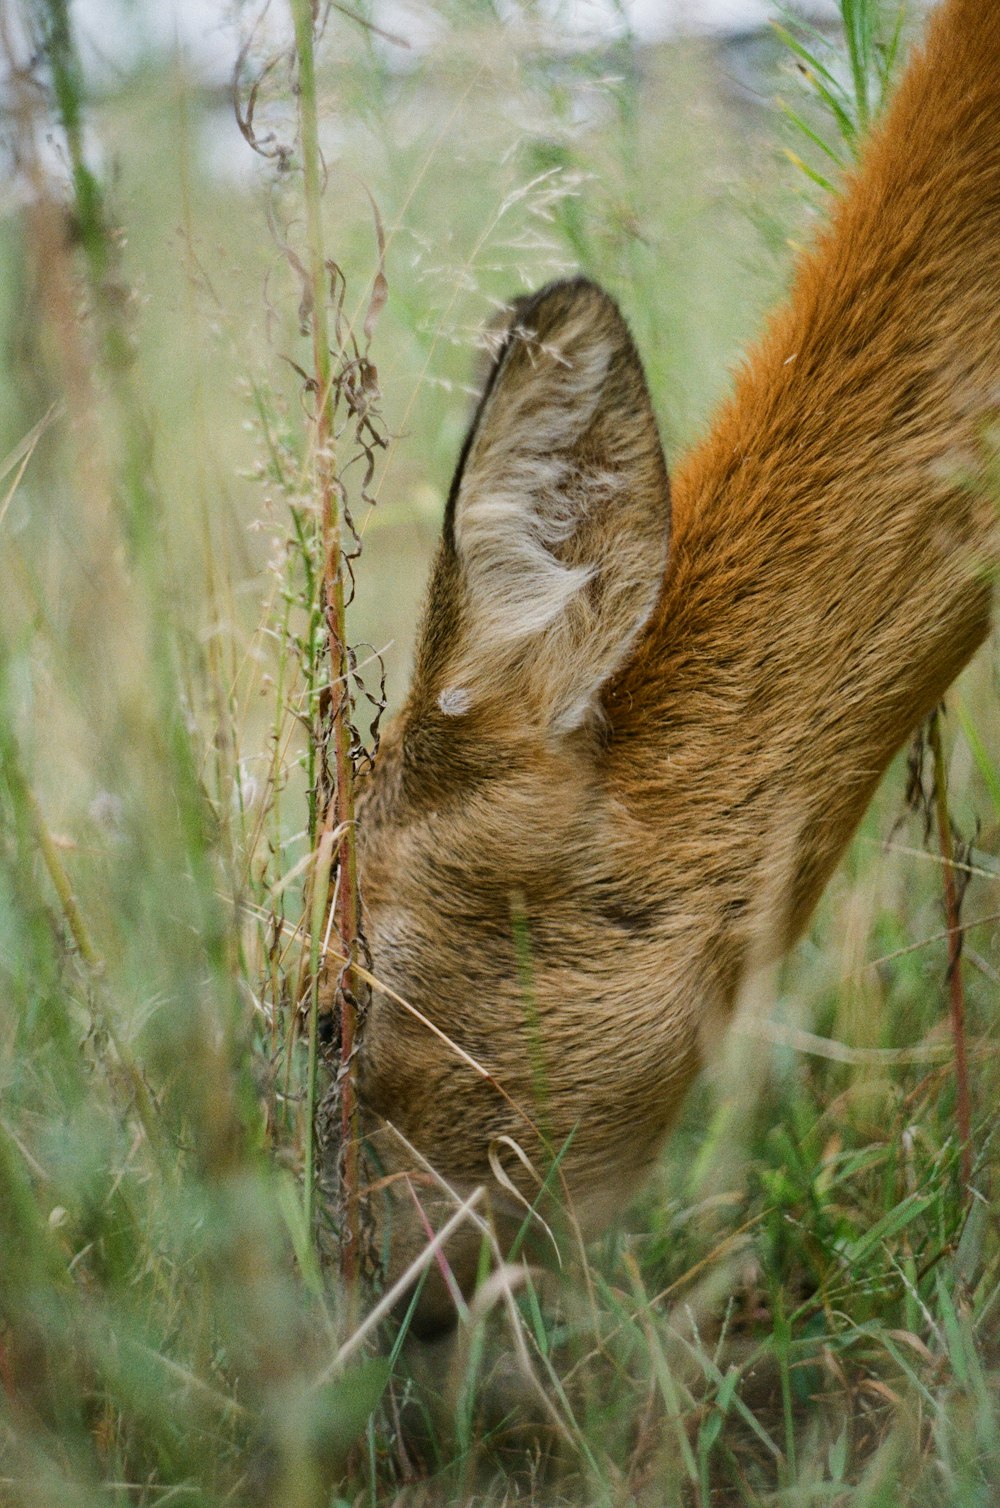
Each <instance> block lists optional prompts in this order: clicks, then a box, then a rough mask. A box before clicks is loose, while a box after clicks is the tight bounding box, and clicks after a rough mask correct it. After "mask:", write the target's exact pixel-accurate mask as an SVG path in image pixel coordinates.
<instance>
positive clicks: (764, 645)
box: [328, 0, 1000, 1335]
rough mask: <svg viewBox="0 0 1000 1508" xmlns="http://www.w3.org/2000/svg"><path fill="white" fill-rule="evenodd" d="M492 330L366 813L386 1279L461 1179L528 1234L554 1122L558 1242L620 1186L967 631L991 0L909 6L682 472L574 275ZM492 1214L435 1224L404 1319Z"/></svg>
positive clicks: (954, 659)
mask: <svg viewBox="0 0 1000 1508" xmlns="http://www.w3.org/2000/svg"><path fill="white" fill-rule="evenodd" d="M493 344H494V351H493V355H492V359H491V361H490V362H489V365H488V370H487V371H486V373H485V376H484V378H483V381H482V384H481V391H480V396H479V398H478V402H477V404H476V407H475V412H474V416H473V419H472V423H471V426H470V428H469V432H468V434H467V437H466V439H465V442H464V444H463V446H462V449H461V453H460V456H459V459H458V465H457V469H456V471H455V476H454V480H453V482H452V485H451V490H450V493H449V496H448V499H447V507H446V511H445V516H444V523H443V529H442V535H441V540H440V544H439V548H438V553H437V557H436V561H435V564H434V566H433V570H432V574H431V579H430V585H429V589H428V594H427V598H426V603H425V607H424V613H423V620H422V625H421V627H420V630H419V633H418V637H417V641H416V649H415V659H414V668H413V674H412V683H411V686H410V690H409V694H408V697H407V699H406V702H405V705H404V706H403V708H402V710H401V711H400V712H399V713H398V715H397V716H396V717H395V719H394V720H393V722H392V724H391V726H390V727H389V728H388V729H387V730H386V732H385V735H384V737H383V740H382V746H381V750H380V752H379V756H378V760H377V763H376V767H375V770H374V773H373V774H372V775H371V777H370V779H369V780H368V783H367V788H366V789H365V790H364V792H363V794H362V797H361V801H360V804H359V817H358V821H359V844H360V848H359V853H360V866H361V876H362V890H363V905H364V927H365V932H366V936H367V940H368V943H369V945H370V948H371V952H372V955H373V958H374V966H373V967H374V977H375V979H376V980H377V984H376V985H375V986H374V987H373V989H372V992H371V999H370V1002H369V1004H368V1006H367V1016H366V1020H365V1023H364V1032H363V1038H362V1041H361V1044H360V1047H359V1049H358V1058H357V1073H358V1078H357V1082H358V1089H359V1097H360V1104H361V1115H362V1126H363V1132H364V1137H365V1148H366V1152H365V1167H366V1170H367V1173H368V1175H369V1179H368V1181H369V1184H370V1185H371V1187H372V1188H378V1189H379V1190H380V1192H379V1194H378V1196H377V1198H376V1196H375V1195H374V1194H373V1195H372V1199H373V1203H377V1204H378V1210H377V1212H376V1213H375V1214H374V1215H373V1217H372V1218H373V1220H374V1222H375V1225H376V1227H377V1230H378V1232H379V1239H380V1241H381V1246H382V1249H383V1250H385V1251H388V1253H389V1257H388V1269H389V1272H390V1274H399V1273H401V1272H403V1271H404V1270H405V1269H406V1267H407V1264H408V1263H410V1262H411V1261H412V1260H413V1258H414V1257H415V1256H416V1255H417V1254H418V1253H419V1251H420V1250H421V1248H422V1247H424V1246H425V1245H426V1242H427V1238H428V1233H429V1232H431V1231H433V1230H434V1229H437V1228H440V1226H441V1224H442V1222H443V1221H444V1219H445V1217H446V1215H447V1214H449V1213H450V1212H451V1211H452V1210H453V1209H454V1203H453V1201H454V1200H459V1199H462V1198H465V1197H466V1196H468V1195H469V1193H470V1191H472V1190H474V1189H477V1188H486V1189H487V1190H488V1192H489V1195H490V1206H491V1210H492V1215H493V1221H494V1228H495V1229H497V1230H498V1231H502V1232H507V1233H508V1234H510V1233H512V1232H515V1231H517V1230H519V1229H520V1228H521V1227H522V1224H523V1222H524V1221H525V1218H526V1217H525V1209H526V1207H527V1205H528V1204H530V1203H531V1201H533V1200H537V1198H538V1196H539V1189H540V1186H541V1182H544V1176H545V1175H544V1169H543V1167H542V1164H543V1162H544V1157H545V1150H546V1149H548V1152H549V1154H550V1156H551V1157H556V1154H558V1156H557V1160H558V1180H557V1181H558V1183H559V1185H560V1189H561V1193H562V1196H564V1197H565V1198H567V1199H568V1200H569V1201H570V1202H571V1206H572V1209H573V1212H574V1219H575V1220H576V1221H577V1222H578V1225H579V1228H580V1230H581V1231H582V1233H583V1234H584V1236H587V1235H590V1234H592V1233H596V1232H597V1231H599V1230H600V1229H601V1228H602V1227H603V1226H604V1225H606V1224H607V1223H608V1222H609V1221H611V1220H612V1219H613V1218H614V1217H615V1216H616V1215H617V1214H618V1213H619V1212H620V1211H621V1210H622V1208H623V1206H624V1205H625V1204H626V1202H627V1201H628V1200H629V1199H630V1198H631V1197H632V1196H633V1194H634V1193H635V1192H636V1191H637V1190H638V1189H639V1188H640V1187H641V1186H642V1184H643V1181H644V1180H645V1179H646V1178H647V1176H648V1174H649V1171H650V1169H651V1167H652V1166H653V1164H654V1162H655V1160H656V1158H657V1156H658V1155H659V1153H660V1150H661V1147H662V1145H663V1143H664V1139H665V1138H666V1137H667V1135H668V1133H669V1131H670V1128H671V1124H672V1122H673V1121H674V1119H675V1117H676V1115H677V1111H678V1107H679V1105H680V1104H681V1101H682V1099H683V1097H684V1094H685V1091H686V1090H687V1088H688V1087H689V1085H690V1084H691V1082H692V1080H693V1079H694V1077H695V1076H696V1075H697V1074H698V1073H699V1071H700V1069H701V1068H702V1066H703V1064H704V1062H705V1058H706V1054H707V1053H708V1052H709V1050H710V1044H711V1041H712V1040H713V1039H714V1035H716V1034H717V1033H718V1030H719V1028H720V1026H721V1027H724V1025H725V1023H726V1022H727V1020H728V1019H729V1018H730V1016H731V1015H732V1012H733V1010H734V1006H735V1003H736V1001H737V999H738V997H739V995H740V991H741V988H742V986H743V982H744V981H745V978H746V976H747V972H748V970H750V969H752V968H757V967H759V966H761V965H764V964H766V963H767V962H768V961H769V960H773V959H777V958H779V957H780V956H781V955H782V954H783V953H784V952H785V951H786V950H787V949H788V948H789V947H790V945H791V944H792V943H793V942H794V941H795V939H796V938H797V937H798V936H799V935H800V934H801V933H802V931H803V928H804V927H805V925H806V923H807V921H808V919H809V917H810V914H811V912H812V910H813V908H814V906H815V904H816V902H817V899H818V898H819V896H820V893H821V892H822V890H823V888H824V886H825V884H826V882H827V880H828V879H829V877H830V875H831V872H832V870H833V869H834V867H835V865H836V864H837V861H838V859H839V858H840V856H841V854H842V853H843V851H844V849H845V846H846V845H847V843H848V841H849V839H850V838H851V836H852V834H853V832H854V830H855V828H856V826H857V824H858V822H859V820H860V818H861V816H862V815H863V813H864V811H865V808H866V807H867V805H868V803H869V800H870V798H871V796H872V794H873V792H874V790H875V787H876V786H877V784H878V782H879V780H880V778H881V777H882V775H883V773H884V772H885V770H886V768H887V766H888V764H889V762H890V761H891V760H892V758H893V756H894V755H895V754H896V752H897V751H898V750H899V749H900V747H901V746H902V745H903V744H904V743H905V741H906V739H907V738H908V736H910V735H911V734H912V732H913V730H914V729H915V728H916V727H917V725H918V724H919V723H920V722H921V720H922V719H924V718H925V716H926V715H928V714H929V712H930V711H931V710H932V709H933V708H934V707H935V705H936V704H937V703H938V702H939V701H940V699H941V697H942V695H943V693H944V692H945V690H946V688H947V687H948V686H949V684H950V683H951V682H952V680H953V679H954V678H955V676H956V675H957V674H958V672H959V671H960V670H961V669H962V667H963V666H964V665H965V664H966V662H967V661H968V660H969V658H970V657H971V655H972V654H973V652H974V651H975V650H976V649H977V647H978V646H979V645H980V644H981V643H982V641H983V640H984V638H985V637H986V635H987V633H988V630H989V626H990V613H991V602H992V597H993V575H994V569H995V566H996V564H997V546H998V530H997V517H996V515H997V506H996V503H997V499H996V490H995V486H994V488H993V489H992V490H991V486H990V479H991V460H992V459H993V458H994V457H995V453H996V444H995V440H996V429H995V425H996V418H997V407H998V399H1000V4H998V3H997V0H944V3H943V4H941V5H940V6H939V7H938V8H937V9H936V10H935V11H934V12H933V13H932V15H931V16H930V18H929V21H928V23H927V26H926V31H925V36H924V40H923V44H922V45H921V46H919V47H918V48H917V49H916V50H915V51H914V52H913V53H912V55H911V57H910V59H909V61H908V63H907V67H906V69H905V72H904V74H903V76H902V78H901V80H900V82H899V84H898V86H897V88H896V90H895V93H894V96H893V98H892V101H891V103H890V105H889V107H888V109H887V111H886V112H885V114H884V116H883V118H882V121H881V123H880V124H879V125H878V126H877V127H876V129H875V130H874V132H873V134H872V136H871V138H870V140H869V142H868V143H867V146H866V148H865V149H864V151H863V153H862V155H861V159H860V162H859V164H858V165H857V167H856V168H855V169H854V170H853V171H852V172H851V173H850V174H849V175H848V177H847V179H846V182H845V184H844V188H843V193H842V194H841V195H840V196H839V197H838V199H837V201H836V203H835V204H834V206H833V208H832V212H831V214H830V217H829V220H828V223H827V224H826V227H825V229H823V230H822V231H821V233H820V234H819V235H818V237H817V239H816V240H815V243H814V244H813V245H812V246H811V247H810V248H808V249H807V250H806V251H805V252H804V253H802V254H801V255H800V257H799V260H798V265H797V267H796V269H795V274H794V280H793V285H792V289H791V292H790V294H789V296H788V297H787V299H786V301H785V302H784V304H783V305H781V306H780V307H779V308H778V309H777V311H776V312H775V313H774V314H773V315H772V316H771V318H770V320H769V322H768V323H767V325H766V328H765V330H764V333H763V335H762V336H761V337H760V338H759V340H758V342H757V344H756V345H755V346H754V347H753V348H752V349H751V350H750V352H749V354H748V355H747V356H746V357H745V359H744V362H743V364H742V366H741V368H740V369H739V371H738V372H737V374H736V376H735V379H734V382H733V386H732V391H731V394H730V395H729V396H728V397H727V398H726V399H725V400H724V401H723V402H722V404H721V407H720V408H719V409H718V411H717V412H716V414H715V417H714V419H713V420H712V422H711V425H710V427H709V428H708V430H707V432H706V434H705V435H704V437H703V438H702V439H701V440H700V441H699V442H698V443H696V444H695V445H694V448H693V449H692V450H691V452H690V453H689V454H688V455H687V456H686V457H684V458H683V459H682V460H681V461H680V462H679V463H678V464H677V466H676V467H675V468H674V471H673V476H672V478H671V479H668V471H667V464H666V461H665V458H664V453H663V449H662V446H661V442H660V438H659V432H658V427H657V421H656V416H655V414H654V411H653V406H652V403H651V399H650V395H649V392H648V389H647V386H646V381H645V378H644V374H643V368H642V364H641V359H640V356H639V354H638V352H637V350H636V348H635V345H634V343H633V341H632V338H631V335H630V333H629V330H628V328H627V325H626V323H625V320H624V319H623V317H622V315H621V313H620V312H619V310H618V308H617V307H616V305H615V303H614V302H613V300H612V299H611V298H610V297H609V296H608V294H607V293H605V292H604V291H602V289H601V288H599V287H598V286H596V285H595V284H594V283H593V282H591V281H588V280H587V279H585V278H583V277H577V278H572V279H569V280H564V281H560V282H556V283H552V284H550V285H548V286H547V287H544V288H542V289H541V290H540V291H539V292H537V293H535V294H533V295H531V296H528V297H524V298H520V299H517V300H516V301H514V302H513V303H512V304H511V306H510V308H509V310H508V311H507V313H506V314H505V316H504V320H503V324H502V328H501V329H500V330H499V332H498V334H497V335H496V338H495V340H494V342H493ZM991 442H992V451H991ZM332 1155H334V1154H332V1153H329V1154H328V1156H332ZM481 1239H482V1238H481V1235H480V1233H479V1231H477V1229H476V1228H475V1226H474V1225H472V1224H470V1223H467V1224H466V1225H465V1226H463V1227H462V1228H461V1229H459V1230H458V1231H457V1232H456V1233H455V1234H454V1235H453V1236H452V1237H451V1239H450V1240H449V1242H448V1244H447V1247H446V1259H447V1266H448V1274H449V1281H448V1282H446V1281H445V1280H444V1279H443V1278H442V1277H441V1275H440V1273H439V1272H438V1270H437V1269H436V1268H435V1269H434V1270H433V1271H432V1272H431V1274H430V1277H429V1281H428V1282H427V1285H426V1287H425V1289H424V1291H423V1294H422V1296H421V1300H420V1305H419V1307H418V1310H417V1316H416V1320H415V1325H416V1327H417V1329H418V1331H419V1332H420V1333H425V1334H428V1335H433V1334H435V1333H438V1332H439V1331H442V1330H445V1329H447V1328H448V1327H449V1325H450V1324H452V1322H453V1320H454V1313H455V1306H454V1304H453V1302H452V1298H451V1297H450V1295H449V1286H450V1283H451V1282H452V1281H453V1283H454V1284H457V1285H458V1287H459V1288H460V1289H461V1290H462V1291H464V1292H468V1291H469V1290H470V1289H471V1287H472V1286H473V1284H474V1281H475V1273H476V1268H477V1263H478V1255H479V1250H480V1242H481Z"/></svg>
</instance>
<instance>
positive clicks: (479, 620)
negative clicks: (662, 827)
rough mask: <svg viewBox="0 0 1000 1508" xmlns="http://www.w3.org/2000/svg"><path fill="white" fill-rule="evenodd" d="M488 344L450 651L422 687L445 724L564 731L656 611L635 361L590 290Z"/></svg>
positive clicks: (553, 290) (661, 536)
mask: <svg viewBox="0 0 1000 1508" xmlns="http://www.w3.org/2000/svg"><path fill="white" fill-rule="evenodd" d="M495 338H496V341H497V354H496V357H495V359H494V362H493V365H492V368H491V369H490V370H489V372H488V374H487V376H486V380H485V386H484V390H483V395H482V398H481V399H480V402H479V406H478V409H477V411H476V415H475V418H474V420H473V424H472V428H471V430H470V432H469V434H468V436H467V438H466V441H465V445H464V447H463V450H462V455H461V458H460V460H459V465H458V470H457V472H456V475H455V479H454V482H453V483H452V488H451V494H450V497H449V502H448V511H447V514H446V518H445V535H444V543H443V548H442V559H441V561H440V563H439V570H438V578H437V585H440V586H441V587H444V585H445V582H446V581H447V583H448V586H447V590H448V595H449V597H451V598H452V603H451V607H450V610H449V611H448V612H447V617H448V619H449V621H450V626H451V633H450V634H449V636H448V637H449V638H450V640H451V643H450V645H449V646H448V649H447V651H446V652H445V654H444V658H445V660H446V661H447V665H446V666H442V665H441V664H440V663H439V664H438V666H437V667H436V673H435V674H434V677H433V679H434V681H435V682H436V683H437V684H438V692H437V699H438V704H439V707H440V709H441V710H442V711H445V712H447V711H448V710H449V708H451V709H452V710H455V711H458V710H465V709H467V708H469V707H471V706H472V705H473V704H474V703H476V702H477V701H479V700H480V699H482V698H486V699H489V700H494V699H495V698H496V697H497V696H503V697H504V698H505V699H509V698H510V697H511V696H515V695H516V696H517V697H518V698H519V700H520V701H521V703H522V705H523V706H524V708H525V710H526V711H527V712H528V713H529V715H530V716H531V717H532V719H533V720H535V721H539V722H544V723H546V724H547V725H549V726H550V727H552V728H554V729H556V730H568V729H571V728H573V727H576V726H578V725H579V724H581V723H582V722H584V721H585V720H586V718H587V716H588V715H589V713H590V712H591V710H592V709H593V708H594V707H595V706H596V704H597V701H598V698H599V694H600V689H601V687H602V686H603V685H604V683H605V682H606V681H607V680H608V679H609V677H610V676H612V675H613V674H614V672H615V671H616V670H617V669H618V668H619V667H620V666H621V665H622V664H623V663H624V661H625V660H626V659H627V657H628V655H629V652H630V650H631V648H632V645H633V644H634V642H635V640H636V638H637V636H638V634H639V632H640V630H641V629H642V627H643V625H644V624H645V623H646V621H647V619H648V618H649V616H650V614H651V612H652V611H653V608H654V606H655V604H656V601H657V598H658V596H659V592H660V589H661V585H662V582H663V577H664V571H665V566H666V558H667V543H668V534H669V523H670V502H669V485H668V480H667V469H666V464H665V462H664V458H663V450H662V448H661V445H660V440H659V435H658V434H657V429H656V420H655V418H654V416H653V410H652V405H651V403H650V399H649V393H648V390H647V388H646V382H645V378H644V376H643V371H642V366H641V363H640V361H639V357H638V354H637V352H636V349H635V346H634V344H633V342H632V338H631V336H630V334H629V332H628V328H627V326H626V324H625V321H624V320H623V318H622V316H621V314H620V313H619V311H618V309H617V307H616V305H615V304H614V302H613V301H612V300H611V299H610V298H609V297H608V295H607V294H605V293H603V292H602V291H601V289H599V288H597V287H596V286H595V285H594V284H593V283H589V282H586V281H584V280H582V279H581V280H578V281H574V282H567V283H556V284H552V285H551V286H550V287H548V288H543V289H542V291H541V292H540V293H537V294H535V295H534V297H532V298H530V299H522V300H520V301H519V302H518V303H517V304H516V305H514V306H513V309H512V317H511V319H510V322H509V324H508V325H507V328H506V331H505V332H504V333H502V335H499V336H498V337H495ZM437 585H436V586H435V589H434V590H437ZM456 598H457V601H456V600H455V599H456ZM434 607H435V604H434V601H433V594H432V601H431V604H430V615H429V616H430V617H431V618H433V617H434V616H436V615H435V611H434ZM456 609H457V611H456ZM430 626H431V625H430V624H428V627H430ZM430 637H431V638H433V639H434V640H436V642H437V646H438V648H439V650H441V649H444V645H443V643H442V638H443V635H439V634H435V633H432V634H431V635H430Z"/></svg>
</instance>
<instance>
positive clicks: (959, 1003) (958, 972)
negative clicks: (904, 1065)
mask: <svg viewBox="0 0 1000 1508" xmlns="http://www.w3.org/2000/svg"><path fill="white" fill-rule="evenodd" d="M927 737H928V742H929V743H930V746H931V754H932V755H933V758H934V803H935V808H936V811H937V824H938V842H939V844H940V847H941V857H942V859H943V860H944V863H943V865H942V871H943V875H944V910H945V924H946V926H947V928H948V993H949V998H950V1005H951V1034H952V1040H953V1042H954V1048H955V1120H956V1122H957V1126H958V1139H959V1144H960V1147H961V1171H962V1189H963V1197H964V1198H965V1199H968V1198H969V1197H970V1195H969V1187H970V1184H971V1181H972V1116H971V1111H970V1096H969V1065H968V1058H967V1055H966V1048H965V986H964V982H963V979H962V926H961V917H960V915H959V912H960V907H961V903H960V901H959V898H958V888H957V886H956V884H955V848H954V841H953V839H952V832H951V817H950V815H949V812H948V777H947V772H946V770H945V762H944V750H943V746H942V743H941V721H940V713H939V712H934V713H933V714H932V716H931V719H930V723H929V726H928V733H927Z"/></svg>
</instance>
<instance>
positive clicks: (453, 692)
mask: <svg viewBox="0 0 1000 1508" xmlns="http://www.w3.org/2000/svg"><path fill="white" fill-rule="evenodd" d="M437 704H438V710H439V711H441V712H443V713H444V715H445V717H462V716H463V715H464V714H465V713H466V712H468V711H469V709H470V708H471V706H472V697H471V696H470V694H469V692H468V691H466V690H465V687H464V686H450V687H449V688H448V690H447V691H442V693H441V695H440V696H439V697H438V699H437Z"/></svg>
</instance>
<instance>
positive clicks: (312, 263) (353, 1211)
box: [290, 0, 360, 1303]
mask: <svg viewBox="0 0 1000 1508" xmlns="http://www.w3.org/2000/svg"><path fill="white" fill-rule="evenodd" d="M290 3H291V10H292V20H293V23H294V26H295V48H296V53H297V56H298V100H299V137H300V143H301V149H302V166H303V177H304V186H305V207H306V234H307V239H308V252H309V281H310V293H311V301H312V310H311V324H312V342H313V373H314V379H315V385H316V414H315V437H314V438H315V453H314V467H315V487H316V493H317V496H318V499H319V502H320V517H321V521H322V544H323V605H324V614H325V619H326V626H327V633H328V635H329V641H330V670H331V686H332V690H333V698H332V728H331V741H332V744H333V750H332V753H333V759H332V764H333V772H334V789H333V795H332V798H331V801H330V804H329V810H327V811H326V812H324V813H322V814H321V815H320V817H319V819H318V822H319V823H321V830H320V831H319V832H316V833H314V834H313V844H314V847H316V846H317V845H318V844H319V842H320V841H321V838H322V835H323V834H328V833H330V832H331V831H332V830H334V829H336V830H338V831H339V832H340V833H341V834H342V837H341V841H340V851H339V865H340V883H339V885H338V886H337V892H336V898H335V902H334V905H335V916H334V922H335V925H336V928H337V932H338V934H339V936H340V942H341V945H342V949H343V952H344V954H345V956H346V958H347V960H348V962H347V964H346V965H345V967H344V969H343V971H342V972H341V974H340V976H339V979H338V984H337V992H336V1002H335V1004H336V1009H337V1011H338V1013H339V1019H340V1053H341V1072H340V1076H339V1077H340V1113H341V1136H342V1179H343V1182H342V1190H343V1214H344V1229H343V1231H342V1239H341V1247H340V1249H341V1276H342V1278H343V1280H344V1284H345V1287H346V1289H347V1291H348V1295H349V1303H350V1302H351V1301H352V1300H351V1298H350V1296H351V1295H352V1294H353V1292H354V1289H355V1285H356V1279H357V1270H358V1252H359V1246H360V1212H359V1206H358V1138H357V1095H356V1093H355V1087H354V1076H353V1066H352V1060H353V1056H354V1046H355V1040H356V1033H357V1021H356V1013H355V1008H354V998H355V996H354V980H353V975H352V965H353V963H354V962H355V960H356V953H357V939H358V932H359V923H360V915H359V910H360V908H359V901H358V872H357V848H356V843H355V829H354V768H353V763H352V760H351V734H350V726H349V721H350V719H349V713H350V682H349V675H350V664H349V659H348V646H347V633H346V621H345V620H346V612H345V593H344V576H343V569H342V555H341V538H340V485H339V480H338V478H337V474H336V463H335V457H334V435H333V415H334V393H333V379H332V372H331V360H330V340H329V331H328V321H327V288H326V257H325V253H324V247H323V221H322V191H323V185H322V172H321V163H320V152H319V130H318V120H317V109H316V70H315V56H314V51H313V19H314V18H313V9H312V5H311V3H310V0H290ZM316 880H317V882H319V880H320V873H319V866H317V872H316ZM328 889H329V885H328V884H327V890H328ZM325 903H326V896H325V895H324V897H323V906H322V908H321V907H319V906H318V905H317V904H315V903H314V905H313V917H315V916H316V915H317V914H323V913H325ZM311 1029H312V1030H313V1032H315V1029H316V1028H315V1022H313V1023H312V1026H311ZM314 1134H315V1133H314V1130H313V1128H312V1127H310V1128H309V1129H308V1135H309V1137H310V1138H312V1137H313V1136H314Z"/></svg>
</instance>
